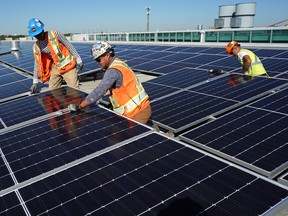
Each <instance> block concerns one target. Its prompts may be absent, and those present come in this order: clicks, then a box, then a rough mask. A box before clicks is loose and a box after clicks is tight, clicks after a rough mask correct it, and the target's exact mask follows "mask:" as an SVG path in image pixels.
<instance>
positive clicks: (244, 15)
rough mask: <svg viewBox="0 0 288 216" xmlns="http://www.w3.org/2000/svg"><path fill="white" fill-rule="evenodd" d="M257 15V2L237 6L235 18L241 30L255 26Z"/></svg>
mask: <svg viewBox="0 0 288 216" xmlns="http://www.w3.org/2000/svg"><path fill="white" fill-rule="evenodd" d="M255 14H256V2H250V3H239V4H236V11H235V17H236V19H237V20H238V21H237V23H238V25H239V24H240V26H231V27H240V28H251V27H253V26H254V16H255Z"/></svg>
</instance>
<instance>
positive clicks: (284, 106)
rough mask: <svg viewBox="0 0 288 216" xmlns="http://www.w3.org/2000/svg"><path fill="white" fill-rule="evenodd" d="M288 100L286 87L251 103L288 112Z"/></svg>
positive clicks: (272, 109)
mask: <svg viewBox="0 0 288 216" xmlns="http://www.w3.org/2000/svg"><path fill="white" fill-rule="evenodd" d="M287 101H288V89H284V90H282V91H278V92H276V93H274V94H272V95H269V96H267V97H265V98H263V99H261V100H259V101H257V102H255V103H253V104H251V106H252V107H258V108H263V109H267V110H270V111H277V112H281V113H285V114H288V102H287Z"/></svg>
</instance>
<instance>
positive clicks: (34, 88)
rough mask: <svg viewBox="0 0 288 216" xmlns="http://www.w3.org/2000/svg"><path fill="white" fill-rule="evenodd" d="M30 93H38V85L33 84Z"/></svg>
mask: <svg viewBox="0 0 288 216" xmlns="http://www.w3.org/2000/svg"><path fill="white" fill-rule="evenodd" d="M30 91H31V93H32V94H33V93H36V92H38V83H33V84H32V86H31V88H30Z"/></svg>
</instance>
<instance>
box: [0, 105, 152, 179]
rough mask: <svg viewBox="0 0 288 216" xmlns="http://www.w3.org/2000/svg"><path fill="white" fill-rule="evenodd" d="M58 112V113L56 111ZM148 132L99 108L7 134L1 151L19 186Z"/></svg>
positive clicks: (62, 116) (51, 119)
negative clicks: (19, 183) (21, 183)
mask: <svg viewBox="0 0 288 216" xmlns="http://www.w3.org/2000/svg"><path fill="white" fill-rule="evenodd" d="M55 111H56V110H55ZM147 131H149V130H148V128H146V127H143V126H141V125H138V124H136V123H134V122H130V121H128V120H127V119H124V118H121V117H119V116H116V115H115V114H113V113H111V112H108V111H106V110H104V109H101V108H98V107H97V106H95V107H94V109H93V106H92V107H91V109H90V112H88V113H86V112H82V113H79V114H77V113H76V114H73V113H72V114H70V113H66V114H63V115H59V116H56V117H53V118H50V119H49V120H44V121H42V122H39V123H35V124H32V125H29V126H26V127H23V128H19V129H18V130H17V137H18V138H17V137H15V133H14V132H13V131H11V132H8V133H5V136H4V137H3V139H1V142H0V147H1V149H2V151H3V153H4V154H5V157H6V159H7V161H8V162H9V164H10V166H11V169H12V171H13V172H14V174H15V176H16V178H17V180H18V182H23V181H26V180H28V179H30V178H32V177H35V176H37V175H40V174H42V173H45V172H47V171H49V170H53V169H55V168H57V167H59V166H62V165H64V164H67V163H69V162H72V161H74V160H77V159H79V158H81V157H84V156H87V155H89V154H92V153H94V152H96V151H99V150H101V149H103V148H106V147H108V146H112V145H114V144H116V143H120V142H121V141H124V140H126V139H129V138H131V137H134V136H137V135H139V134H142V133H144V132H147Z"/></svg>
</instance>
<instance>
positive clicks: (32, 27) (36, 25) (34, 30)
mask: <svg viewBox="0 0 288 216" xmlns="http://www.w3.org/2000/svg"><path fill="white" fill-rule="evenodd" d="M27 28H28V33H29V35H30V36H32V37H34V36H36V35H38V34H40V33H41V32H42V31H43V30H44V24H43V23H42V22H41V21H40V20H39V19H36V18H32V19H30V21H29V23H28V26H27Z"/></svg>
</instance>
